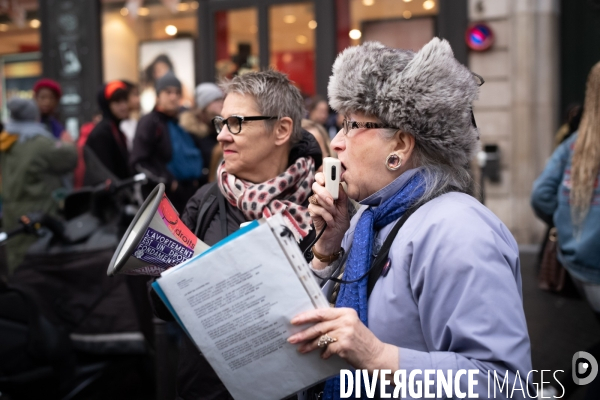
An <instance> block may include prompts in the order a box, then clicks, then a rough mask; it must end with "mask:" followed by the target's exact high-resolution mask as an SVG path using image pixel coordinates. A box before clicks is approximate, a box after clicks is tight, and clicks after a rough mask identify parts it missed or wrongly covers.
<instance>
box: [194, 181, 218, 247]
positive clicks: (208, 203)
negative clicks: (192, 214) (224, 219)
mask: <svg viewBox="0 0 600 400" xmlns="http://www.w3.org/2000/svg"><path fill="white" fill-rule="evenodd" d="M219 195H220V191H219V186H218V185H217V184H216V183H215V184H213V185H212V186H211V188H210V189H208V190H207V191H206V194H205V195H204V197H203V198H202V201H201V205H200V209H199V210H198V214H197V215H196V229H194V235H196V237H198V238H200V240H202V239H203V238H204V235H205V234H206V231H207V230H208V227H209V225H210V221H212V219H213V218H214V216H215V214H216V213H217V211H218V204H217V202H216V200H217V198H218V197H219ZM221 197H222V196H221Z"/></svg>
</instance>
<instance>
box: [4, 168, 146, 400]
mask: <svg viewBox="0 0 600 400" xmlns="http://www.w3.org/2000/svg"><path fill="white" fill-rule="evenodd" d="M146 179H147V178H146V176H145V175H144V174H138V175H136V176H135V177H133V178H131V179H128V180H125V181H121V182H117V181H107V182H105V183H103V184H101V185H97V186H95V187H90V188H83V189H80V190H78V191H75V192H73V193H72V194H71V195H69V196H68V197H67V198H66V199H65V201H64V211H63V218H62V219H57V218H51V217H49V216H46V215H40V214H30V215H26V216H22V217H21V219H20V222H21V224H20V227H19V228H18V229H16V230H14V231H11V232H6V233H4V234H0V245H3V244H5V245H7V246H10V240H11V238H13V237H15V236H16V235H22V234H29V235H36V236H38V237H39V239H38V240H37V241H36V242H35V243H34V244H33V245H32V246H31V247H30V249H29V251H28V253H27V255H26V257H25V260H24V262H23V263H22V264H21V265H20V266H19V267H18V268H17V269H16V271H15V273H14V275H13V276H11V277H10V279H9V280H8V282H3V283H0V392H1V393H2V395H1V396H0V399H4V398H7V399H32V398H38V397H43V398H45V399H64V400H74V399H95V398H98V399H106V398H111V399H121V398H123V399H135V398H139V399H147V398H151V397H153V390H154V386H153V385H152V384H150V385H149V384H148V380H149V379H150V381H153V379H152V374H153V364H152V360H151V356H152V349H151V347H150V346H149V343H152V337H151V336H152V322H151V311H150V310H149V306H147V305H145V304H144V302H146V303H147V300H146V296H145V282H140V281H135V280H134V279H133V278H137V277H133V278H132V279H129V278H130V277H124V276H122V277H115V278H108V277H107V276H106V266H107V265H108V263H109V262H110V259H111V257H112V254H113V252H114V251H115V248H116V246H117V244H118V243H119V240H120V237H121V236H122V234H123V232H124V230H125V228H126V227H127V226H128V224H129V222H130V220H131V218H133V216H134V215H135V211H136V210H137V206H139V204H136V202H135V201H132V200H131V195H130V193H127V192H128V190H127V189H128V188H130V187H132V186H134V185H141V184H142V183H145V181H146ZM145 308H146V309H145ZM7 396H8V397H7Z"/></svg>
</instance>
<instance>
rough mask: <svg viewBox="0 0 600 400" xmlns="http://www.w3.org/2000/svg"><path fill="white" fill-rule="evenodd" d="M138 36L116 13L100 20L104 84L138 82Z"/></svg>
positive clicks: (126, 21)
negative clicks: (121, 80) (124, 81)
mask: <svg viewBox="0 0 600 400" xmlns="http://www.w3.org/2000/svg"><path fill="white" fill-rule="evenodd" d="M138 44H139V39H138V35H137V34H136V32H135V31H134V29H133V27H132V25H131V24H130V23H129V22H128V20H127V19H126V18H123V17H122V16H121V15H120V14H119V13H118V12H114V13H112V12H111V13H104V14H103V18H102V57H103V65H104V82H109V81H112V80H115V79H126V80H129V81H131V82H138V80H139V77H138V67H137V65H138Z"/></svg>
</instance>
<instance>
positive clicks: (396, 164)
mask: <svg viewBox="0 0 600 400" xmlns="http://www.w3.org/2000/svg"><path fill="white" fill-rule="evenodd" d="M401 166H402V157H400V156H399V155H398V154H396V153H390V155H389V156H387V158H386V159H385V167H386V168H387V169H388V171H396V170H397V169H398V168H400V167H401Z"/></svg>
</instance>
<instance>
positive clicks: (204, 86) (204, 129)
mask: <svg viewBox="0 0 600 400" xmlns="http://www.w3.org/2000/svg"><path fill="white" fill-rule="evenodd" d="M224 97H225V95H224V93H223V91H222V90H221V89H220V88H219V87H218V86H217V85H215V84H214V83H212V82H204V83H201V84H200V85H198V86H197V87H196V90H195V98H196V100H195V102H196V104H195V108H194V110H190V111H186V112H183V113H181V116H180V117H179V121H180V123H181V126H182V127H183V129H185V130H186V131H188V132H190V133H192V134H194V135H197V136H199V137H200V141H199V143H200V151H201V152H202V158H203V159H204V161H205V168H206V167H208V181H209V182H213V181H214V180H215V179H216V174H217V167H218V166H219V163H220V161H221V159H222V158H223V152H222V150H221V146H219V142H218V141H217V131H216V129H215V127H214V124H213V123H212V120H213V118H215V117H217V116H219V115H221V110H222V108H223V99H224Z"/></svg>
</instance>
